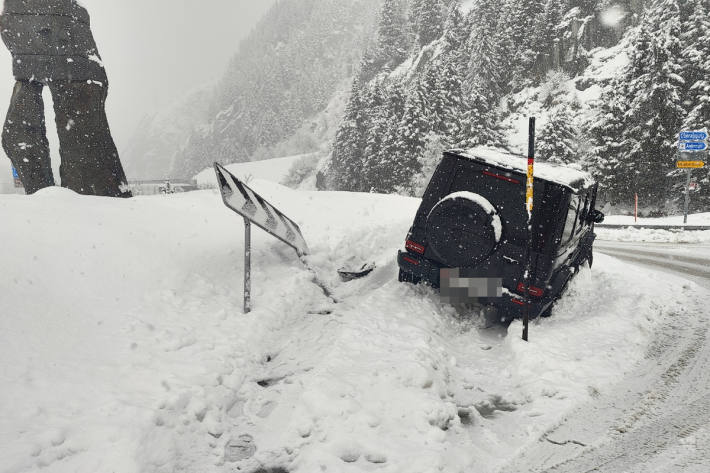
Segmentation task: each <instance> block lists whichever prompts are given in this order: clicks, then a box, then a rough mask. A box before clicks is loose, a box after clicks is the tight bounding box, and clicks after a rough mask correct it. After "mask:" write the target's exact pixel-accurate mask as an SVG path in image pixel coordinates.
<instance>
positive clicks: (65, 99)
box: [49, 81, 130, 197]
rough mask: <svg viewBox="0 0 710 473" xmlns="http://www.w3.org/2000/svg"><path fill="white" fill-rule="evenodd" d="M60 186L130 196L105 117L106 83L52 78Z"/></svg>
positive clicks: (89, 191) (96, 193)
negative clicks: (57, 137)
mask: <svg viewBox="0 0 710 473" xmlns="http://www.w3.org/2000/svg"><path fill="white" fill-rule="evenodd" d="M49 89H50V90H51V91H52V99H53V100H54V113H55V117H56V123H57V132H58V134H59V154H60V156H61V158H62V163H61V165H60V168H59V174H60V177H61V181H62V186H65V187H68V188H69V189H71V190H73V191H75V192H78V193H79V194H86V195H101V196H107V197H130V192H129V191H128V186H127V184H126V175H125V173H124V171H123V166H121V161H120V160H119V157H118V150H117V149H116V145H115V144H114V141H113V138H112V137H111V132H110V129H109V125H108V120H107V118H106V109H105V104H106V95H107V93H108V90H107V89H108V85H107V84H101V83H98V82H72V81H52V82H50V83H49Z"/></svg>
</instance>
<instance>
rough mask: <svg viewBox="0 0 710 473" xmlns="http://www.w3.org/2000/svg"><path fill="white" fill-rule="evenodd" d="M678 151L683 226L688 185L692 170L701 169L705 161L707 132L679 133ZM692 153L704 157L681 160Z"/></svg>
mask: <svg viewBox="0 0 710 473" xmlns="http://www.w3.org/2000/svg"><path fill="white" fill-rule="evenodd" d="M678 150H679V154H680V158H679V159H678V162H677V163H676V167H677V168H678V169H685V173H686V176H685V177H686V182H685V205H684V210H683V224H687V223H688V210H689V208H690V183H691V182H692V178H691V175H692V172H693V168H701V167H703V165H704V161H706V160H707V150H708V131H707V130H691V131H681V132H680V134H679V135H678ZM694 153H703V154H704V155H706V156H700V159H693V160H692V161H691V160H683V159H684V158H686V157H688V155H691V154H694ZM702 158H705V159H702Z"/></svg>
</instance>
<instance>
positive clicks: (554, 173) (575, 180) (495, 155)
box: [451, 146, 594, 190]
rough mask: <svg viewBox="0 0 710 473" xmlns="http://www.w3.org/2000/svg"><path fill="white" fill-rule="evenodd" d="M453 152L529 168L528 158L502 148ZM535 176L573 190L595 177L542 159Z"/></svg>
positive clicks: (522, 170)
mask: <svg viewBox="0 0 710 473" xmlns="http://www.w3.org/2000/svg"><path fill="white" fill-rule="evenodd" d="M451 152H452V153H454V154H456V155H458V156H461V157H464V158H469V159H475V160H476V161H481V162H484V163H486V164H490V165H491V166H495V167H498V168H503V169H509V170H511V171H514V172H519V173H523V174H526V173H527V168H528V160H527V158H525V157H523V156H521V155H516V154H512V153H510V152H508V151H506V150H504V149H501V148H493V147H488V146H479V147H476V148H472V149H469V150H460V149H455V150H451ZM535 178H536V179H543V180H545V181H550V182H554V183H555V184H560V185H562V186H565V187H569V188H570V189H573V190H580V189H584V188H587V187H590V186H592V185H594V179H593V178H592V176H591V175H590V174H589V173H588V172H585V171H582V170H579V169H575V168H573V167H570V166H561V165H557V164H552V163H546V162H541V161H536V162H535Z"/></svg>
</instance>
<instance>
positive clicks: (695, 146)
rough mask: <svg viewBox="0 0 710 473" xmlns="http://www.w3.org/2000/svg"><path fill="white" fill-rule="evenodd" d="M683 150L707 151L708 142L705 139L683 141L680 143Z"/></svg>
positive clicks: (679, 146) (679, 145)
mask: <svg viewBox="0 0 710 473" xmlns="http://www.w3.org/2000/svg"><path fill="white" fill-rule="evenodd" d="M678 148H680V150H681V151H705V150H706V149H708V144H707V143H706V142H704V141H681V142H680V143H679V144H678Z"/></svg>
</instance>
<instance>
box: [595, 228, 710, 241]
mask: <svg viewBox="0 0 710 473" xmlns="http://www.w3.org/2000/svg"><path fill="white" fill-rule="evenodd" d="M594 231H595V233H596V234H597V238H598V239H600V240H606V241H627V242H652V243H676V244H686V243H710V231H684V230H657V229H652V228H633V227H627V228H622V229H610V228H596V229H595V230H594Z"/></svg>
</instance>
